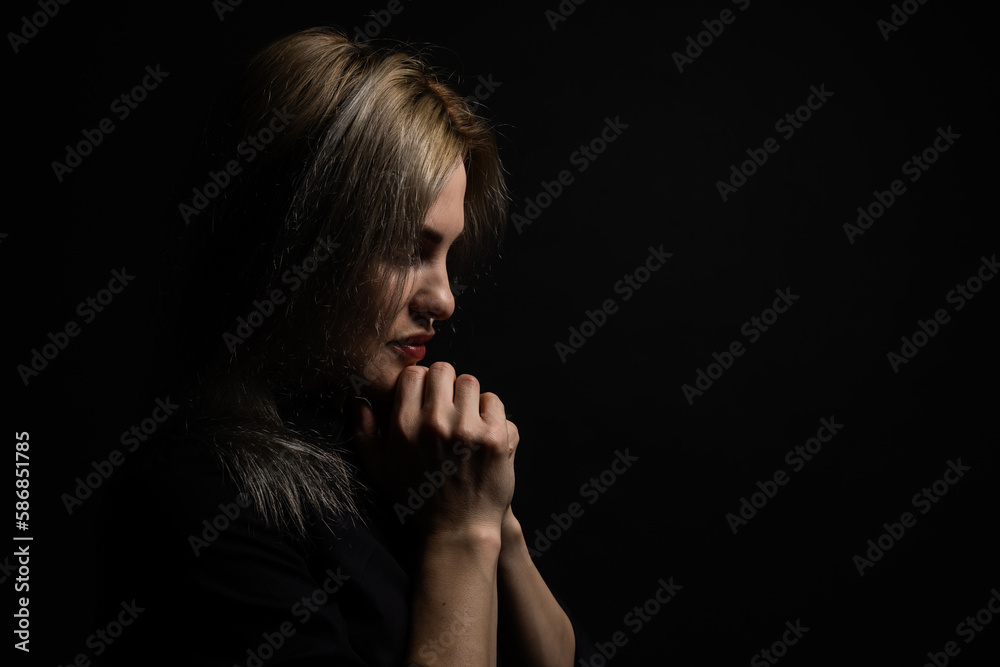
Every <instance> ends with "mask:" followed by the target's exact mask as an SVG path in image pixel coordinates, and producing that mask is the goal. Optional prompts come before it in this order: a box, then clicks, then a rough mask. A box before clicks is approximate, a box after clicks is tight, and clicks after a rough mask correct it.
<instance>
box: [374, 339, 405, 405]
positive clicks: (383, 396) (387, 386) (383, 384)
mask: <svg viewBox="0 0 1000 667" xmlns="http://www.w3.org/2000/svg"><path fill="white" fill-rule="evenodd" d="M414 363H415V362H414ZM408 365H411V362H408V361H407V360H405V359H403V358H402V357H401V356H399V355H398V354H397V353H396V352H395V351H393V350H392V349H390V348H389V347H388V346H387V345H386V346H383V347H382V348H381V349H380V350H379V351H378V352H376V353H375V355H374V357H373V358H372V359H371V361H370V362H369V363H368V366H367V367H366V369H365V378H366V379H367V380H368V381H369V383H368V384H367V385H365V386H364V387H363V388H362V390H361V394H362V395H363V396H366V397H368V398H376V399H379V400H390V399H391V398H392V395H393V392H394V390H395V388H396V381H397V380H398V379H399V374H400V373H402V372H403V369H404V368H405V367H406V366H408Z"/></svg>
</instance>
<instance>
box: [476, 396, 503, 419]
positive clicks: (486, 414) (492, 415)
mask: <svg viewBox="0 0 1000 667" xmlns="http://www.w3.org/2000/svg"><path fill="white" fill-rule="evenodd" d="M479 416H480V417H482V418H483V421H484V422H486V423H487V424H490V423H501V422H504V421H506V419H507V417H506V414H505V413H504V410H503V402H502V401H501V400H500V397H499V396H497V395H496V394H494V393H493V392H491V391H488V392H486V393H485V394H480V396H479Z"/></svg>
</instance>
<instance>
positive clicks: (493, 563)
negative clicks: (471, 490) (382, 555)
mask: <svg viewBox="0 0 1000 667" xmlns="http://www.w3.org/2000/svg"><path fill="white" fill-rule="evenodd" d="M500 545H501V542H500V536H499V533H496V534H494V533H492V532H491V531H479V532H471V533H461V534H458V533H449V534H445V535H435V536H431V537H429V538H428V539H427V540H426V542H425V546H424V551H423V556H422V559H421V563H420V568H419V571H418V575H417V577H416V580H415V585H414V591H413V604H412V614H411V619H412V620H411V635H410V637H411V639H410V651H409V655H408V661H409V662H408V664H411V665H431V664H433V665H435V667H439V666H440V667H450V666H452V665H455V666H461V667H480V666H491V667H492V666H493V665H495V664H496V654H497V560H498V557H499V553H500Z"/></svg>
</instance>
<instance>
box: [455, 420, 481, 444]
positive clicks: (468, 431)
mask: <svg viewBox="0 0 1000 667" xmlns="http://www.w3.org/2000/svg"><path fill="white" fill-rule="evenodd" d="M479 436H480V433H479V431H478V430H477V429H476V428H475V427H474V426H473V425H472V424H468V423H459V425H458V427H457V428H456V429H455V439H456V440H458V441H459V442H475V441H477V440H478V439H479Z"/></svg>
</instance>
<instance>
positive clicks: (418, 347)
mask: <svg viewBox="0 0 1000 667" xmlns="http://www.w3.org/2000/svg"><path fill="white" fill-rule="evenodd" d="M433 337H434V334H418V335H416V336H409V337H407V338H401V339H399V340H394V341H392V342H391V343H389V346H390V347H391V348H392V349H394V350H396V351H397V352H399V353H400V354H401V355H403V356H404V357H406V358H408V359H416V360H417V361H420V360H421V359H423V358H424V355H425V354H426V353H427V350H426V349H425V348H424V343H426V342H427V341H429V340H430V339H431V338H433Z"/></svg>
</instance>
